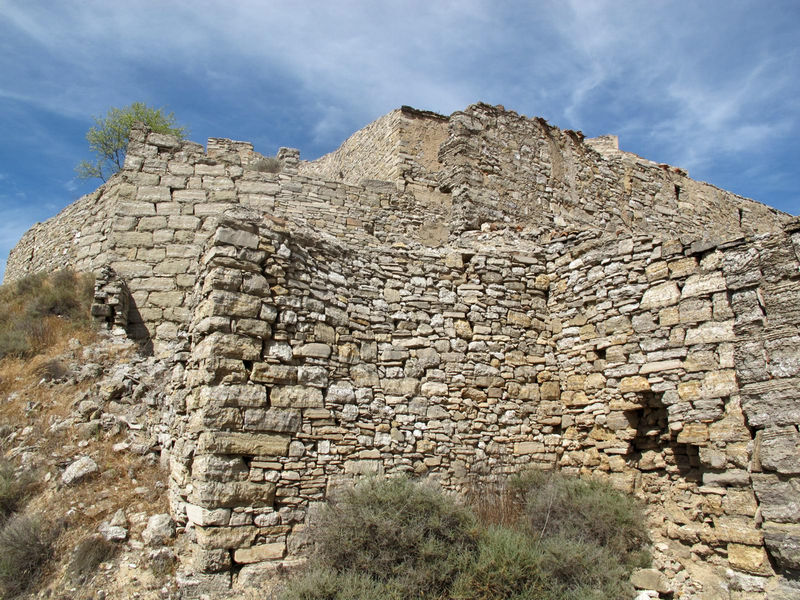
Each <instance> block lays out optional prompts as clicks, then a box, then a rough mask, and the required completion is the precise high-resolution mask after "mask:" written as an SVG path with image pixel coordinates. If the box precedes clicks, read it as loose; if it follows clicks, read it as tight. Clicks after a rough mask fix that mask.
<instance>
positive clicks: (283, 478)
mask: <svg viewBox="0 0 800 600" xmlns="http://www.w3.org/2000/svg"><path fill="white" fill-rule="evenodd" d="M434 150H435V151H436V152H434ZM262 159H263V157H262V156H261V155H259V154H258V153H256V152H254V151H253V148H252V145H250V144H248V143H246V142H233V141H231V140H224V139H213V140H209V144H208V148H207V149H206V150H204V149H203V148H202V147H201V146H200V145H198V144H194V143H192V142H185V141H178V140H177V139H175V138H172V137H169V136H164V135H160V134H154V133H149V132H146V131H139V130H137V131H134V132H133V137H132V141H131V145H130V147H129V151H128V156H127V159H126V163H125V167H124V169H123V170H122V171H121V172H120V173H119V174H118V175H116V176H114V177H113V178H112V179H111V180H110V181H109V182H108V183H107V184H106V185H104V186H103V187H102V188H100V189H99V190H98V191H97V192H96V193H95V194H93V195H90V196H87V197H84V198H82V199H81V200H79V201H78V202H77V203H75V204H74V205H72V206H70V207H68V208H67V209H65V211H63V212H62V213H60V214H59V215H57V216H56V217H54V218H53V219H51V220H50V221H48V222H46V223H43V224H39V225H37V226H36V227H35V228H34V229H33V230H32V231H31V232H29V233H28V234H26V236H25V237H23V239H22V241H21V242H20V244H19V245H18V246H17V248H15V250H14V251H13V252H12V255H11V257H10V258H9V262H8V269H7V278H8V280H14V279H17V278H19V277H21V276H23V275H24V274H25V273H28V272H33V271H36V270H51V269H54V268H58V267H62V266H73V267H76V268H79V269H83V270H93V271H95V272H96V273H98V275H99V279H98V281H99V284H98V290H97V302H96V306H95V307H94V312H95V316H96V317H97V318H98V319H99V320H102V321H103V322H105V323H106V324H107V325H108V326H111V327H117V328H122V327H125V328H126V329H127V331H128V333H129V335H132V336H134V337H138V338H140V339H143V340H149V341H150V342H152V343H153V344H154V349H155V350H156V352H159V351H162V352H168V353H170V354H171V355H172V356H173V357H174V358H175V359H176V360H177V362H178V363H179V366H178V367H177V368H176V369H175V371H174V373H173V386H174V388H173V389H172V390H171V398H172V400H171V402H170V403H169V404H168V406H167V407H166V409H165V412H166V413H168V414H165V415H164V422H165V423H170V433H169V434H168V435H167V434H164V433H163V432H162V435H161V436H160V438H159V439H160V441H161V444H162V447H163V448H164V452H165V456H168V457H169V459H170V464H171V467H170V493H171V504H172V510H173V514H174V515H175V517H176V518H177V519H178V520H179V521H180V522H181V524H182V525H183V526H184V527H185V532H186V534H187V535H188V536H189V538H190V539H191V540H192V543H193V548H194V550H193V556H192V559H191V560H190V561H187V565H186V567H185V569H184V571H183V575H182V577H183V579H182V582H183V583H184V584H185V585H187V586H193V585H194V586H196V587H197V590H201V589H215V588H219V587H220V586H221V587H227V586H229V585H230V584H231V583H233V584H235V585H238V586H246V585H249V584H250V583H252V582H253V581H255V579H256V578H258V577H259V576H261V575H264V574H271V573H273V572H274V570H275V568H276V565H277V564H282V565H290V564H292V563H293V561H294V560H295V559H297V558H298V557H299V556H301V555H302V553H303V551H304V548H305V547H306V545H307V543H308V536H307V530H306V527H307V523H308V518H309V514H310V513H311V512H312V511H313V507H314V505H315V503H316V502H319V501H322V500H324V499H325V498H326V497H327V496H328V493H329V491H330V489H332V488H333V487H335V486H336V485H338V484H340V483H342V482H347V481H352V480H353V479H354V478H357V477H360V476H363V475H368V474H381V473H389V474H395V473H413V474H416V475H420V476H426V477H430V478H432V479H435V480H436V481H438V482H439V483H440V484H441V485H442V486H443V487H445V488H446V489H449V490H454V491H464V490H466V489H468V488H470V487H472V486H479V485H482V484H485V483H487V482H495V481H497V480H501V479H502V478H503V477H505V476H506V475H508V474H511V473H515V472H518V471H520V470H523V469H527V468H531V467H542V468H559V469H563V470H567V471H572V472H575V473H581V474H584V475H593V476H597V477H604V478H607V479H609V480H610V481H612V482H613V483H614V484H615V485H617V486H618V487H620V488H622V489H626V490H629V491H632V492H634V493H636V494H637V495H639V496H640V497H641V498H643V499H644V500H645V501H646V502H647V503H648V505H649V507H650V511H649V512H650V517H649V518H650V524H651V529H652V531H653V535H654V539H655V541H656V542H657V544H656V549H657V556H656V564H657V566H658V567H659V568H660V569H661V570H662V571H663V572H664V573H665V574H667V575H668V576H669V577H670V578H671V580H672V582H673V585H674V586H675V589H676V590H677V591H679V592H681V593H683V594H684V596H685V597H687V598H688V597H693V594H694V595H695V596H694V597H702V598H737V599H745V598H759V599H763V598H767V597H780V596H779V595H778V594H779V592H778V591H777V590H778V588H780V586H784V587H785V582H786V581H787V579H791V578H796V577H797V572H798V571H800V556H798V552H797V548H798V547H799V546H800V519H798V517H797V514H800V513H799V511H798V510H797V501H796V498H797V496H798V492H799V491H800V478H798V474H800V465H799V464H798V455H799V454H800V453H799V452H798V450H800V447H799V446H800V434H799V433H798V429H797V425H798V423H799V422H800V414H798V409H797V401H796V398H797V390H798V389H799V388H800V385H799V384H800V379H799V377H800V360H798V358H797V357H798V356H800V311H798V310H797V308H796V307H797V306H800V261H799V259H798V256H800V229H799V228H798V226H797V222H796V221H794V222H793V221H792V220H791V217H790V216H789V215H785V214H782V213H779V212H778V211H775V210H773V209H770V208H768V207H765V206H763V205H760V204H758V203H755V202H753V201H750V200H747V199H744V198H740V197H738V196H735V195H733V194H730V193H728V192H723V191H721V190H718V189H716V188H714V187H713V186H710V185H708V184H703V183H698V182H693V181H692V180H690V179H688V177H687V176H686V174H685V173H683V172H682V171H680V170H679V169H675V168H672V167H666V166H661V165H656V164H654V163H651V162H649V161H646V160H644V159H641V158H639V157H635V156H633V155H630V154H628V153H624V152H620V151H619V150H618V149H617V147H616V143H615V140H613V139H611V138H605V139H601V140H598V141H588V143H587V142H584V141H583V139H582V135H581V134H580V133H576V132H562V131H560V130H558V129H556V128H554V127H551V126H549V125H548V124H547V123H545V122H544V121H542V120H540V119H527V118H525V117H521V116H519V115H517V114H516V113H513V112H510V111H504V110H502V109H501V108H498V107H490V106H486V105H475V106H472V107H469V108H468V109H466V110H465V111H464V112H459V113H454V114H453V115H452V116H451V117H449V118H444V117H441V116H440V115H434V114H432V113H424V112H421V111H414V110H413V109H407V108H403V109H400V110H398V111H394V112H393V113H390V114H389V115H387V116H386V117H384V118H383V119H381V120H379V121H377V122H376V123H375V124H373V125H372V126H370V127H368V128H367V129H365V130H363V131H362V132H359V133H357V134H355V135H354V136H353V137H351V138H350V139H349V140H348V141H347V142H346V143H345V144H344V145H343V146H342V148H341V149H340V150H339V151H337V152H335V153H333V154H331V155H328V156H326V157H323V158H322V159H320V160H319V161H315V162H313V163H304V162H301V161H300V160H299V153H298V152H297V151H296V150H292V149H286V148H283V149H281V150H280V151H279V153H278V159H279V160H280V163H281V171H280V172H279V173H269V172H265V171H264V170H263V169H262V168H261V165H262V164H263V162H262ZM123 313H125V314H123ZM176 342H177V343H176ZM776 575H778V576H776ZM726 590H727V591H726ZM198 593H199V592H198ZM725 594H728V595H725Z"/></svg>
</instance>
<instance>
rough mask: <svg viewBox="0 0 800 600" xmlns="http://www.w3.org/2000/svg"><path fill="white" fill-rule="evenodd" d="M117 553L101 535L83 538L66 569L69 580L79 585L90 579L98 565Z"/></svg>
mask: <svg viewBox="0 0 800 600" xmlns="http://www.w3.org/2000/svg"><path fill="white" fill-rule="evenodd" d="M116 551H117V547H116V546H115V545H114V544H113V543H111V542H109V541H108V540H106V539H105V538H104V537H103V536H102V535H99V534H93V535H90V536H87V537H85V538H83V539H82V540H81V541H80V542H79V543H78V545H77V546H75V550H73V552H72V558H71V559H70V562H69V567H67V574H68V576H69V578H70V580H71V581H72V582H73V583H74V584H76V585H81V584H84V583H86V582H87V581H88V580H89V579H91V577H92V575H93V574H94V573H95V572H96V571H97V567H98V566H99V565H100V563H103V562H107V561H108V560H109V559H111V558H112V557H113V556H114V554H115V553H116Z"/></svg>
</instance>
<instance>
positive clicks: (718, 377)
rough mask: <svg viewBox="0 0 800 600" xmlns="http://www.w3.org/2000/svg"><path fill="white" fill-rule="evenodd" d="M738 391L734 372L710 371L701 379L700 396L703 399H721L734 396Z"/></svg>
mask: <svg viewBox="0 0 800 600" xmlns="http://www.w3.org/2000/svg"><path fill="white" fill-rule="evenodd" d="M738 389H739V386H738V385H737V383H736V371H734V370H732V369H729V370H721V371H711V372H710V373H707V374H706V376H705V377H704V378H703V385H702V391H701V393H702V395H703V396H704V397H705V398H721V397H723V396H730V395H731V394H735V393H736V392H737V391H738Z"/></svg>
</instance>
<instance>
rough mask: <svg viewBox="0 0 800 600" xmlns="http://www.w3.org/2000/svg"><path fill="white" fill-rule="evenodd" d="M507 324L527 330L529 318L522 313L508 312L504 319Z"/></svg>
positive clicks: (529, 324) (529, 322) (529, 323)
mask: <svg viewBox="0 0 800 600" xmlns="http://www.w3.org/2000/svg"><path fill="white" fill-rule="evenodd" d="M506 319H507V320H508V324H509V325H512V326H516V327H523V328H526V329H527V328H528V327H530V326H531V322H532V321H531V318H530V317H529V316H528V315H526V314H525V313H523V312H519V311H515V310H509V311H508V316H507V317H506Z"/></svg>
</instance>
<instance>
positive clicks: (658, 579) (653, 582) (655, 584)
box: [631, 569, 672, 594]
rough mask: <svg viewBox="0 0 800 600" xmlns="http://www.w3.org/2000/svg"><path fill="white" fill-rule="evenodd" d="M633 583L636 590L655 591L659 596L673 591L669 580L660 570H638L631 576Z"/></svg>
mask: <svg viewBox="0 0 800 600" xmlns="http://www.w3.org/2000/svg"><path fill="white" fill-rule="evenodd" d="M631 583H632V584H633V587H635V588H636V589H639V590H655V591H656V592H658V593H659V594H668V593H670V592H671V591H672V588H671V587H670V586H669V583H668V582H667V578H666V577H664V575H663V573H661V571H659V570H658V569H637V570H636V571H634V572H633V574H632V575H631Z"/></svg>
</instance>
